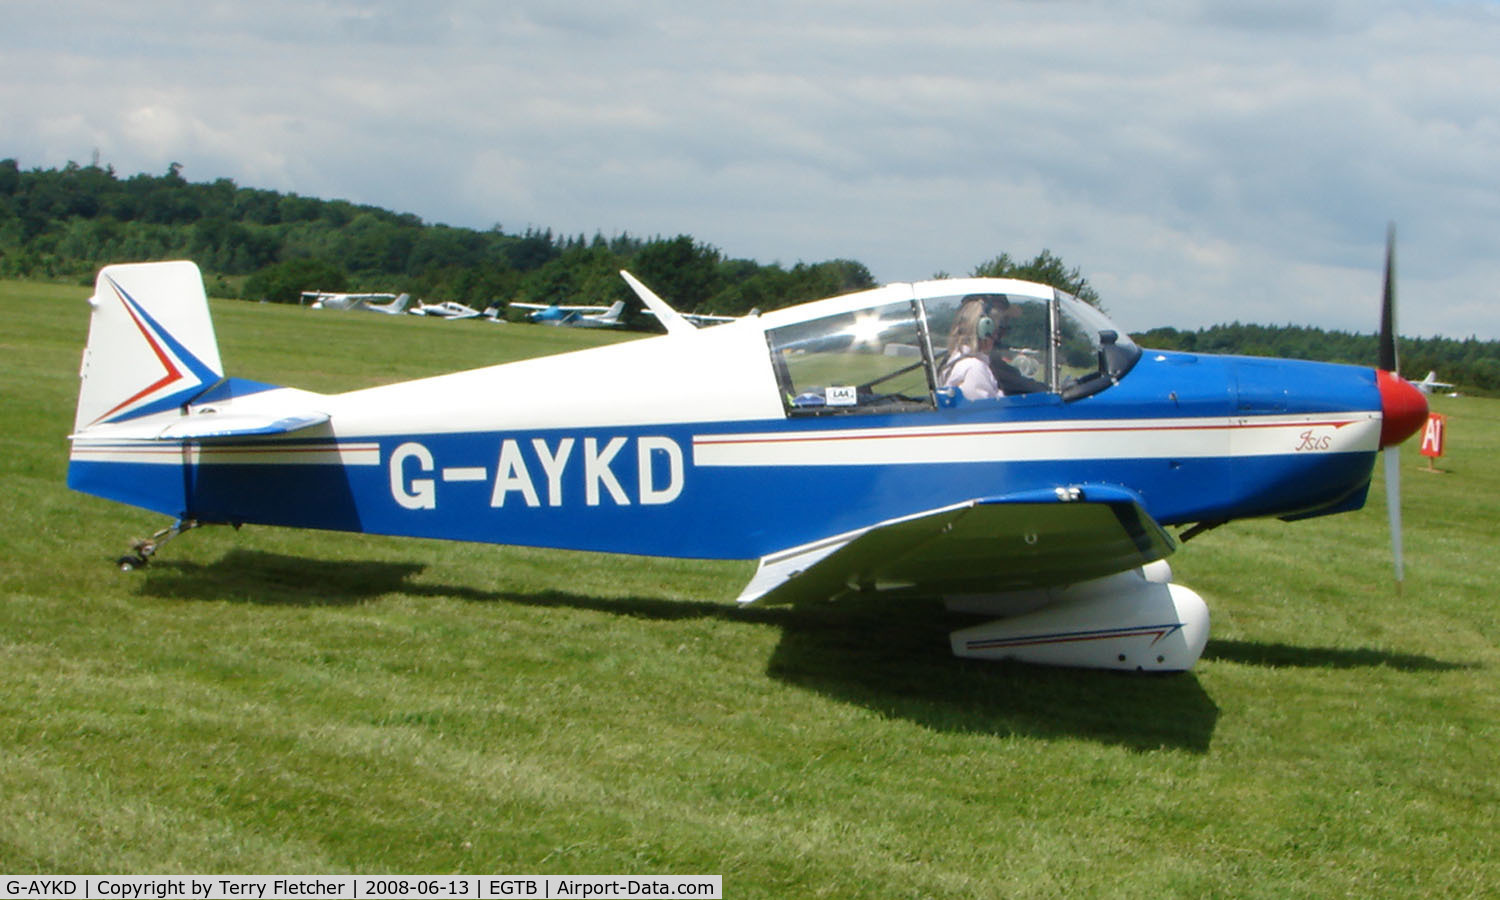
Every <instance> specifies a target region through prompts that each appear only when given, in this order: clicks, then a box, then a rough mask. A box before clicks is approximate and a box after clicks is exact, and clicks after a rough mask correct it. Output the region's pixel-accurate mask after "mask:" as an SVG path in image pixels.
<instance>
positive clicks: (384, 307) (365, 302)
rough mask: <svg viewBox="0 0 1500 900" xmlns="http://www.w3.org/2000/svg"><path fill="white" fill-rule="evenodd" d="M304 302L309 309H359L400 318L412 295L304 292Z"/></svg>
mask: <svg viewBox="0 0 1500 900" xmlns="http://www.w3.org/2000/svg"><path fill="white" fill-rule="evenodd" d="M302 302H303V303H304V304H307V307H308V309H338V310H350V309H358V310H363V311H365V312H373V313H384V314H385V315H388V316H399V315H400V314H401V313H403V312H405V311H406V306H407V304H408V303H410V302H411V295H410V294H402V295H400V296H399V297H398V296H397V295H395V294H329V293H325V292H323V291H303V292H302Z"/></svg>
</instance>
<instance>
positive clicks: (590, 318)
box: [510, 300, 625, 328]
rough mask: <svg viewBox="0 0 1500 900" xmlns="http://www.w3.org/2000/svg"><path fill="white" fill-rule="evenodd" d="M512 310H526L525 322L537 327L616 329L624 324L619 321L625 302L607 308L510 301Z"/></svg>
mask: <svg viewBox="0 0 1500 900" xmlns="http://www.w3.org/2000/svg"><path fill="white" fill-rule="evenodd" d="M510 305H511V307H512V308H513V309H521V310H527V313H526V321H528V322H534V323H536V324H538V325H571V326H573V327H575V328H617V327H619V326H621V325H624V324H625V322H624V321H623V320H621V319H620V316H621V314H623V313H624V312H625V301H624V300H616V301H615V302H614V303H612V304H610V305H609V306H564V305H561V304H556V303H553V304H547V303H522V302H520V301H512V302H511V304H510Z"/></svg>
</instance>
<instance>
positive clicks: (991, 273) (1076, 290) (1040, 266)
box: [971, 250, 1102, 308]
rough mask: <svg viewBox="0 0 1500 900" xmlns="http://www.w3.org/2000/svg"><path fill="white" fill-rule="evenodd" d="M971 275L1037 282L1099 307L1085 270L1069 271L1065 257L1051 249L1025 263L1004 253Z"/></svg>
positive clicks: (983, 264)
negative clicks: (1084, 275) (1084, 274)
mask: <svg viewBox="0 0 1500 900" xmlns="http://www.w3.org/2000/svg"><path fill="white" fill-rule="evenodd" d="M971 274H972V275H973V276H974V277H975V278H1019V279H1021V280H1023V281H1036V282H1040V283H1041V284H1046V285H1051V286H1052V287H1055V288H1057V289H1058V290H1060V291H1066V292H1068V293H1069V294H1072V295H1074V296H1076V297H1077V298H1078V299H1079V300H1082V301H1084V302H1085V303H1089V304H1091V305H1093V306H1099V292H1098V291H1096V290H1094V288H1093V286H1092V285H1090V284H1089V280H1088V279H1087V278H1084V277H1083V272H1082V270H1080V269H1079V268H1078V267H1077V266H1074V267H1073V268H1071V269H1070V268H1068V267H1067V264H1066V263H1064V262H1063V261H1062V258H1061V257H1058V256H1056V255H1055V254H1053V252H1052V251H1051V250H1043V251H1042V252H1041V253H1038V254H1037V255H1036V257H1035V258H1033V259H1030V260H1028V261H1026V262H1017V261H1015V260H1013V259H1011V258H1010V254H1008V253H1002V254H1000V255H999V256H997V257H995V258H994V259H991V260H990V261H989V262H985V263H980V264H979V265H978V266H976V267H975V268H974V271H973V272H972V273H971ZM1101 308H1102V307H1101Z"/></svg>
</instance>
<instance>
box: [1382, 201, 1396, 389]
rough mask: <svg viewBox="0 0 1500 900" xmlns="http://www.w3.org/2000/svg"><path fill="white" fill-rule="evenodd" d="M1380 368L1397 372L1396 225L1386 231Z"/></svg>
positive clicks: (1391, 225)
mask: <svg viewBox="0 0 1500 900" xmlns="http://www.w3.org/2000/svg"><path fill="white" fill-rule="evenodd" d="M1380 368H1382V369H1384V370H1386V371H1387V372H1395V371H1397V359H1396V223H1395V222H1392V223H1391V224H1390V225H1389V226H1388V227H1387V228H1386V231H1385V290H1384V292H1383V296H1382V297H1381V301H1380Z"/></svg>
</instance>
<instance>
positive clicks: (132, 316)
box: [73, 262, 224, 432]
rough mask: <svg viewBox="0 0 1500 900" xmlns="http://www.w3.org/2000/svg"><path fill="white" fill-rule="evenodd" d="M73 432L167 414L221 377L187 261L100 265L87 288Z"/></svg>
mask: <svg viewBox="0 0 1500 900" xmlns="http://www.w3.org/2000/svg"><path fill="white" fill-rule="evenodd" d="M89 303H90V305H92V306H93V307H94V314H93V318H92V319H91V320H90V322H89V341H88V347H87V348H86V349H85V350H84V352H83V368H82V371H81V372H80V373H79V375H80V377H81V378H82V381H83V383H82V386H81V387H80V389H79V392H78V413H77V417H76V418H75V420H74V423H73V430H74V431H75V432H81V431H83V430H85V429H87V428H89V427H91V426H94V425H99V424H102V423H112V422H122V421H128V420H132V419H140V418H143V417H146V416H151V415H153V414H156V413H163V412H175V411H177V410H178V409H179V408H180V407H181V406H182V405H183V404H185V403H187V402H188V401H189V400H191V399H192V398H193V397H195V396H197V395H198V394H200V393H202V392H203V391H205V390H207V389H208V388H209V387H212V386H213V385H214V384H215V383H216V382H218V381H219V380H220V379H221V378H223V375H224V367H223V364H222V363H221V362H220V361H219V345H218V341H217V340H216V339H215V337H214V326H213V322H212V321H211V320H210V319H209V315H208V298H207V296H206V295H205V294H204V291H203V276H202V275H200V274H199V272H198V267H197V266H196V265H194V264H193V263H191V262H155V263H132V264H128V265H117V266H107V267H105V268H103V269H101V270H100V271H99V278H98V281H97V282H95V284H94V296H93V297H91V298H89Z"/></svg>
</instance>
